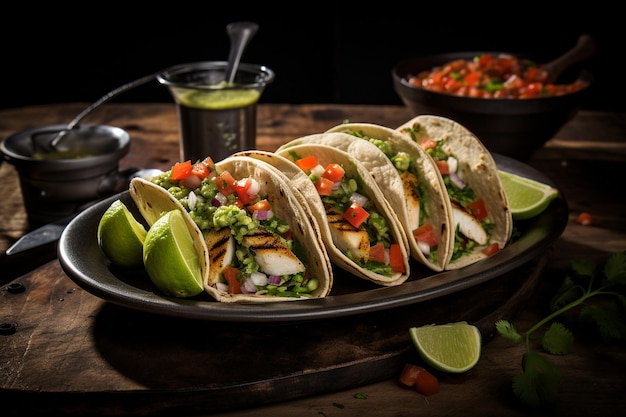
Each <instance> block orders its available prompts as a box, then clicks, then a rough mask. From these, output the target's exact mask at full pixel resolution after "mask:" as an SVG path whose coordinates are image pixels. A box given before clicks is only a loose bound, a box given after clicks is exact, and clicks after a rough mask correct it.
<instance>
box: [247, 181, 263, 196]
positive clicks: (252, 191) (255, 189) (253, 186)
mask: <svg viewBox="0 0 626 417" xmlns="http://www.w3.org/2000/svg"><path fill="white" fill-rule="evenodd" d="M250 181H251V182H250V188H248V195H257V194H258V193H259V192H260V191H261V184H260V183H259V181H257V180H256V179H254V178H250Z"/></svg>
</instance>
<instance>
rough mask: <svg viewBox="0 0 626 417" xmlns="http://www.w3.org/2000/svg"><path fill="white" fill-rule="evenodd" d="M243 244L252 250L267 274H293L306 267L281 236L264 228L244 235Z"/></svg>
mask: <svg viewBox="0 0 626 417" xmlns="http://www.w3.org/2000/svg"><path fill="white" fill-rule="evenodd" d="M243 245H244V246H245V247H247V248H248V249H250V251H252V253H253V254H254V260H255V261H256V263H258V264H259V267H260V270H261V272H263V273H265V274H266V275H291V274H296V273H299V272H304V270H305V269H306V268H305V266H304V264H303V263H302V261H300V259H298V257H297V256H296V255H295V254H294V253H293V251H292V250H291V249H289V248H288V247H287V246H286V245H285V244H284V243H283V242H282V241H281V240H280V238H278V237H277V236H275V235H274V234H272V233H270V232H268V231H267V230H265V229H263V228H259V229H257V231H256V233H255V234H251V235H246V236H244V237H243Z"/></svg>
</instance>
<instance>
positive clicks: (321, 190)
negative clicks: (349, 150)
mask: <svg viewBox="0 0 626 417" xmlns="http://www.w3.org/2000/svg"><path fill="white" fill-rule="evenodd" d="M289 156H290V157H291V159H292V160H293V161H294V162H295V164H296V165H297V166H298V167H300V169H301V170H302V171H303V172H304V173H305V174H306V175H308V177H309V179H310V180H311V182H312V183H313V185H314V186H315V189H316V190H317V194H318V196H319V197H320V199H321V201H322V203H323V205H324V210H325V212H326V219H327V221H328V224H329V227H330V232H331V235H332V241H333V244H334V245H335V246H336V247H337V248H338V249H339V250H340V251H341V252H342V253H343V254H344V255H345V256H346V257H347V258H349V259H350V260H352V261H353V262H354V263H356V264H357V265H358V266H359V267H361V268H363V269H365V270H368V271H371V272H373V273H375V274H379V275H383V276H387V277H391V276H392V275H394V274H396V273H404V272H405V270H406V268H405V265H404V264H405V262H404V255H403V253H402V250H401V248H400V244H399V243H397V242H395V241H394V240H393V237H392V235H391V233H390V228H389V225H388V223H387V219H386V218H385V217H384V216H383V215H382V214H381V213H380V212H379V211H378V210H377V208H376V207H375V206H374V205H373V204H372V203H371V201H370V199H369V198H368V197H367V195H366V192H365V191H364V189H363V180H362V179H361V178H360V177H359V176H358V175H356V174H353V175H350V174H348V173H347V172H346V170H345V169H344V167H343V166H342V165H341V164H338V163H329V164H327V165H326V166H325V167H324V166H322V165H321V164H319V163H318V160H317V158H316V157H315V155H308V156H305V157H302V156H300V155H298V154H297V153H296V152H289Z"/></svg>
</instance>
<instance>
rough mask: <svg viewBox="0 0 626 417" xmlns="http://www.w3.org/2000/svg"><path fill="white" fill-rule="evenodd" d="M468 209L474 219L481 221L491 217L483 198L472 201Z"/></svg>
mask: <svg viewBox="0 0 626 417" xmlns="http://www.w3.org/2000/svg"><path fill="white" fill-rule="evenodd" d="M466 208H467V209H468V210H470V211H471V212H472V214H473V215H474V217H476V219H477V220H479V221H481V220H483V219H485V218H486V217H487V216H488V215H489V213H487V206H485V200H483V199H482V198H479V199H477V200H474V201H472V202H471V203H469V204H468V205H467V207H466Z"/></svg>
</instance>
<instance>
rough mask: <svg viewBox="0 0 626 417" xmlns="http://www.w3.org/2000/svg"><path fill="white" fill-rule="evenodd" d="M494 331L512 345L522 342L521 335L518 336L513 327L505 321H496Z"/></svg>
mask: <svg viewBox="0 0 626 417" xmlns="http://www.w3.org/2000/svg"><path fill="white" fill-rule="evenodd" d="M496 330H497V331H498V333H500V335H502V336H503V337H504V338H506V339H508V340H510V341H511V342H513V343H520V342H521V341H522V335H520V334H519V333H518V332H517V330H515V327H514V326H513V325H512V324H511V323H509V322H508V321H506V320H498V321H497V322H496Z"/></svg>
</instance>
